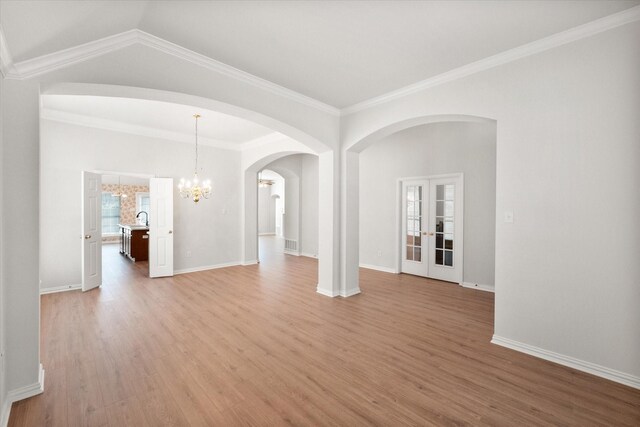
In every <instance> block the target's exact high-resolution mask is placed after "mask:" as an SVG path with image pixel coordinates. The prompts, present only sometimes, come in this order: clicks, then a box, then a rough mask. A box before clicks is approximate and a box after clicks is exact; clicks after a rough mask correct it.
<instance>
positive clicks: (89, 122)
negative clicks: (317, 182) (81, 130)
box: [40, 108, 280, 151]
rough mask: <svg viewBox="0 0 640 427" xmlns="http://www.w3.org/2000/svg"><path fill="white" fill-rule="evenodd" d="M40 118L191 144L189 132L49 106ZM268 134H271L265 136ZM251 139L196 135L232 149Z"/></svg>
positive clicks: (208, 143) (204, 141)
mask: <svg viewBox="0 0 640 427" xmlns="http://www.w3.org/2000/svg"><path fill="white" fill-rule="evenodd" d="M40 118H42V119H44V120H51V121H54V122H59V123H66V124H71V125H77V126H84V127H90V128H95V129H101V130H107V131H112V132H121V133H126V134H130V135H137V136H145V137H148V138H157V139H164V140H167V141H172V142H180V143H184V144H193V134H190V133H182V132H172V131H168V130H162V129H156V128H151V127H147V126H139V125H132V124H128V123H123V122H119V121H116V120H108V119H102V118H99V117H93V116H87V115H84V114H75V113H68V112H65V111H60V110H54V109H50V108H44V109H42V110H41V112H40ZM276 133H277V132H276ZM270 135H271V134H269V135H266V136H270ZM278 135H280V134H278ZM252 141H254V140H252ZM252 141H248V142H245V143H240V142H230V141H222V140H219V139H213V138H207V137H203V136H199V137H198V142H199V143H201V144H202V145H205V146H208V147H215V148H221V149H223V150H232V151H242V150H244V149H245V146H246V144H248V143H252Z"/></svg>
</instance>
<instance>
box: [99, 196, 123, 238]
mask: <svg viewBox="0 0 640 427" xmlns="http://www.w3.org/2000/svg"><path fill="white" fill-rule="evenodd" d="M119 222H120V197H117V196H114V195H113V194H111V193H106V192H105V193H102V235H108V234H118V232H119V231H120V230H119V228H118V223H119Z"/></svg>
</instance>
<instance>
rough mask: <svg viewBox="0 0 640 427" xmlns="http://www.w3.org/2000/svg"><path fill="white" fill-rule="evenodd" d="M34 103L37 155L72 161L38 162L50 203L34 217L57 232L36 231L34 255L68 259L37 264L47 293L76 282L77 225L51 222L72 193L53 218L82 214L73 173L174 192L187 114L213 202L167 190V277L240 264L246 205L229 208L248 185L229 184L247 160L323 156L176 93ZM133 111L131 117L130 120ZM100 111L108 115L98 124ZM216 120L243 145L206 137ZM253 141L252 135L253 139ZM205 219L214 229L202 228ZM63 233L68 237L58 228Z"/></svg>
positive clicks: (225, 108)
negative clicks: (118, 175)
mask: <svg viewBox="0 0 640 427" xmlns="http://www.w3.org/2000/svg"><path fill="white" fill-rule="evenodd" d="M93 101H99V102H93ZM41 102H42V105H43V108H42V114H41V153H42V155H43V156H45V157H47V156H49V157H51V156H57V157H59V158H65V161H67V160H69V159H71V160H73V161H74V162H76V163H78V164H75V163H74V164H73V165H67V164H65V165H64V166H62V168H63V170H62V171H61V170H60V167H61V163H60V162H58V161H55V160H54V159H52V158H49V157H47V158H46V160H47V161H46V162H42V163H41V165H45V164H46V165H48V166H47V167H48V168H49V169H48V170H42V169H41V177H42V182H43V190H44V191H43V192H42V194H43V195H45V196H46V197H48V198H50V199H51V203H48V204H46V203H45V204H43V203H41V217H43V218H45V219H47V220H48V219H51V220H52V221H56V224H57V225H56V227H48V228H47V230H51V232H49V233H48V234H47V233H45V234H42V233H41V236H40V240H41V248H43V251H44V252H46V248H48V247H50V248H54V249H55V250H56V251H57V253H64V254H66V255H65V256H66V257H68V258H69V260H68V261H64V260H61V259H60V258H59V257H54V256H48V255H49V254H47V253H44V252H43V257H42V259H45V260H48V259H51V260H54V259H55V260H56V262H55V263H50V264H46V263H44V264H43V265H41V277H42V279H43V290H44V291H45V292H47V291H49V292H51V291H56V290H60V288H61V287H62V286H63V285H64V286H66V284H69V283H75V284H78V283H80V282H81V280H82V277H81V273H80V266H79V260H80V258H81V257H80V253H79V251H80V248H79V245H78V244H77V241H76V240H75V238H74V237H75V236H76V234H77V228H78V227H79V225H78V218H75V216H74V218H62V219H61V220H60V221H57V220H56V219H55V212H56V206H55V205H56V203H60V202H61V201H64V200H65V197H66V196H65V195H73V197H74V199H73V200H71V199H70V198H69V197H67V198H69V200H67V202H68V203H67V204H68V205H69V206H68V207H67V208H65V209H57V211H64V212H75V211H77V212H78V215H79V212H80V200H76V199H77V197H76V195H77V194H79V193H80V187H79V183H78V176H79V173H76V172H78V171H79V170H88V171H127V172H128V173H129V172H131V173H138V174H141V175H144V176H148V177H170V178H173V179H174V181H175V184H177V181H178V180H179V178H180V177H185V176H186V177H189V174H190V173H191V174H192V173H193V154H194V145H193V133H192V132H193V122H192V120H193V118H192V117H191V116H192V114H193V113H195V112H199V113H200V114H201V115H202V119H201V120H200V125H201V128H200V132H201V133H200V138H199V139H200V150H199V156H200V159H199V160H200V161H199V164H198V165H199V167H201V168H202V172H203V175H202V177H203V178H211V179H212V181H213V195H212V197H211V198H210V199H209V200H201V201H200V202H199V203H198V204H194V203H193V202H192V201H190V200H183V199H180V198H179V197H178V196H177V195H176V193H177V191H176V189H175V188H174V197H173V198H174V199H175V200H174V201H175V203H174V205H175V212H174V218H175V224H174V225H175V227H174V229H173V230H171V231H172V234H173V236H174V237H175V239H174V256H175V268H174V269H173V272H175V273H176V274H180V273H186V272H191V271H198V270H203V269H208V268H216V267H219V266H225V265H234V264H240V263H243V254H244V241H245V240H244V239H243V238H242V236H243V235H244V234H245V233H246V230H245V229H244V227H243V225H244V223H243V221H242V218H243V211H244V209H243V208H244V206H243V205H242V203H236V201H237V200H238V195H241V194H243V189H244V188H245V187H244V184H243V183H242V182H238V180H237V179H236V178H235V177H236V176H237V174H238V169H240V170H241V171H246V170H247V168H246V167H245V166H244V165H245V164H246V162H251V161H252V159H260V162H261V163H262V164H263V165H265V164H267V163H269V162H270V161H272V160H274V159H276V158H278V157H281V156H285V155H287V154H290V153H292V152H293V153H315V152H317V151H325V152H326V150H328V147H327V146H326V145H325V144H323V143H321V142H319V141H318V140H317V139H315V138H314V137H312V136H310V135H308V134H306V133H305V132H302V131H300V130H298V129H296V128H293V127H292V126H289V125H287V124H285V123H282V122H281V121H279V120H276V119H273V118H270V117H268V116H265V115H263V114H260V113H257V112H254V111H250V110H246V109H243V108H239V107H236V106H233V105H230V104H226V103H222V102H218V101H215V100H211V99H206V98H201V97H197V96H192V95H186V94H181V93H175V92H167V91H160V90H152V89H144V88H135V87H121V86H109V85H88V84H56V85H53V86H48V87H45V88H44V90H43V92H42V95H41ZM56 107H59V108H56ZM167 109H168V110H167ZM131 111H134V114H127V112H129V113H130V112H131ZM145 111H146V113H145ZM167 111H168V112H167ZM80 112H82V113H80ZM104 112H108V113H110V114H112V116H105V115H103V113H104ZM156 113H157V114H156ZM182 113H185V114H182ZM183 115H184V116H186V117H184V121H185V123H186V124H185V126H184V129H185V131H184V133H181V132H180V131H178V130H176V129H173V128H172V127H171V126H174V125H175V126H178V125H180V123H179V120H177V119H176V117H178V116H179V117H180V118H182V116H183ZM223 116H224V117H226V119H225V120H228V121H229V123H231V124H230V125H229V126H228V130H229V129H232V128H234V126H235V128H240V127H243V126H244V127H243V129H244V130H243V131H242V132H244V135H245V137H244V138H243V139H234V138H228V139H224V138H222V137H217V136H216V135H214V134H207V124H206V119H207V118H209V119H210V120H211V118H212V117H215V119H216V122H215V123H214V125H212V126H211V128H210V129H212V130H215V129H217V128H218V127H219V125H220V123H221V122H220V121H219V119H220V118H221V117H223ZM132 117H133V118H137V119H139V122H138V123H135V122H131V121H127V120H128V119H129V118H132ZM154 117H155V119H154V120H163V123H162V124H163V125H166V128H164V127H163V128H160V127H159V128H153V124H154V122H151V121H150V120H151V119H152V118H154ZM125 119H127V120H125ZM132 120H133V119H132ZM220 120H222V119H220ZM156 123H157V122H156ZM245 124H246V125H245ZM236 130H237V129H236ZM274 131H275V132H274ZM251 135H253V137H251V138H250V137H249V136H251ZM256 135H257V136H256ZM293 137H295V138H296V139H295V140H294V139H292V138H293ZM62 142H65V143H68V144H67V145H64V144H62ZM62 145H64V147H62ZM61 147H62V148H61ZM56 150H57V151H56ZM292 150H293V151H292ZM54 151H56V152H55V153H54ZM65 153H66V154H65ZM69 153H74V155H68V154H69ZM79 153H84V154H82V155H79ZM85 154H86V156H85ZM80 163H82V164H80ZM41 168H42V166H41ZM76 169H77V170H76ZM250 169H251V171H252V172H251V173H252V174H253V178H251V180H252V181H253V183H254V184H255V182H256V179H257V175H256V174H257V170H258V169H259V165H258V164H257V162H256V161H253V167H252V168H250ZM47 177H54V178H52V179H48V178H47ZM62 181H64V182H62ZM76 186H78V188H77V191H76V190H75V187H76ZM45 187H46V188H45ZM174 187H175V185H174ZM236 187H237V188H236ZM70 190H72V191H70ZM57 191H59V192H60V195H61V196H60V197H59V198H57V197H56V196H55V194H57V193H56V192H57ZM240 200H242V199H240ZM276 203H277V202H276ZM254 216H255V214H254ZM211 221H213V222H214V223H215V224H216V227H210V226H206V225H205V224H207V223H209V224H210V223H211ZM64 227H67V228H68V229H69V231H68V232H66V229H65V230H62V229H61V228H64ZM60 236H72V237H70V238H69V239H67V240H68V241H66V240H64V238H63V239H62V240H61V238H60ZM238 237H240V238H238ZM65 238H66V237H65ZM46 242H50V243H49V244H47V243H46ZM61 245H66V246H68V249H69V250H66V249H62V250H61V248H60V246H61ZM54 249H52V250H54Z"/></svg>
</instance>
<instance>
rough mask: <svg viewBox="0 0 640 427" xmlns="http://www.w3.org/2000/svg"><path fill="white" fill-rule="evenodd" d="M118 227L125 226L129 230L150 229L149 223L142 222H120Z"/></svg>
mask: <svg viewBox="0 0 640 427" xmlns="http://www.w3.org/2000/svg"><path fill="white" fill-rule="evenodd" d="M118 227H120V228H124V229H127V230H149V226H148V225H142V224H118Z"/></svg>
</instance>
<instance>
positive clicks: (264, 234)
mask: <svg viewBox="0 0 640 427" xmlns="http://www.w3.org/2000/svg"><path fill="white" fill-rule="evenodd" d="M275 235H276V233H275V232H273V233H258V236H275Z"/></svg>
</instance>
